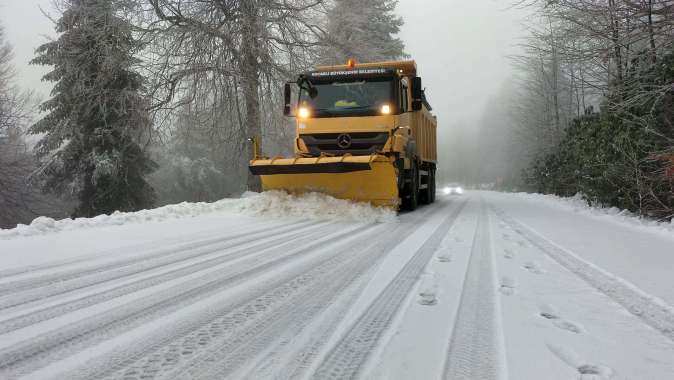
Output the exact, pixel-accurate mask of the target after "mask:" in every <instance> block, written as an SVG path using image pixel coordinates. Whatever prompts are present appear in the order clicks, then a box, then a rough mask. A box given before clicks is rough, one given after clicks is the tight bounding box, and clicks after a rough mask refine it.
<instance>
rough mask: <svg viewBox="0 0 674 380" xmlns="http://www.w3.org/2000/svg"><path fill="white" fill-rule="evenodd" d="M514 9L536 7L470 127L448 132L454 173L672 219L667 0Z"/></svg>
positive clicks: (574, 1) (673, 142) (562, 1)
mask: <svg viewBox="0 0 674 380" xmlns="http://www.w3.org/2000/svg"><path fill="white" fill-rule="evenodd" d="M512 6H513V7H520V8H525V9H527V10H528V11H530V12H531V17H529V18H528V20H527V21H526V23H525V25H524V26H525V28H526V29H525V30H526V34H525V38H524V39H523V41H520V42H519V43H518V47H519V49H518V51H517V53H513V54H512V56H511V57H510V60H511V62H512V64H513V65H514V67H515V69H516V71H515V72H516V75H514V76H513V78H510V79H509V80H508V81H506V83H505V84H504V86H503V87H502V89H501V91H500V93H499V94H496V95H493V96H492V98H491V100H490V101H489V103H488V105H487V107H486V108H485V111H484V113H483V117H482V119H481V120H480V121H479V122H478V123H477V124H478V128H477V129H476V130H475V131H473V132H469V133H466V132H463V133H462V134H460V135H458V136H457V135H454V136H450V140H451V141H446V144H447V146H448V147H449V149H446V152H445V154H446V157H447V161H448V162H454V163H455V164H454V166H453V167H450V170H451V171H450V176H453V177H458V178H461V179H463V180H464V181H465V182H468V183H487V184H489V185H490V186H492V185H493V186H495V187H496V188H497V189H500V190H508V191H528V192H538V193H545V194H556V195H559V196H564V197H568V196H574V195H577V194H579V195H581V196H582V197H583V198H584V199H585V200H586V201H588V203H590V204H591V205H596V206H602V207H617V208H619V209H622V210H629V211H632V212H634V213H636V214H638V215H642V216H646V217H650V218H654V219H658V220H671V218H672V216H674V46H673V43H674V1H671V0H638V1H637V0H556V1H551V0H540V1H533V0H532V1H519V2H516V3H513V5H512ZM466 162H468V163H467V164H465V163H466Z"/></svg>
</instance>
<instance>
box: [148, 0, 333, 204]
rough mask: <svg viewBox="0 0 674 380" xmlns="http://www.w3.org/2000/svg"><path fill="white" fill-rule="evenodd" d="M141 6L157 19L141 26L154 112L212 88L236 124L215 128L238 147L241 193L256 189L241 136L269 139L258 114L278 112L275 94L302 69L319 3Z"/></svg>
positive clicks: (313, 41) (238, 0)
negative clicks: (149, 41)
mask: <svg viewBox="0 0 674 380" xmlns="http://www.w3.org/2000/svg"><path fill="white" fill-rule="evenodd" d="M148 2H149V4H151V6H152V9H153V11H154V18H155V19H156V20H155V22H152V23H151V24H150V25H147V26H146V29H147V30H148V35H149V36H153V38H154V41H153V46H152V47H153V48H154V49H155V51H154V52H153V55H154V56H155V57H158V58H159V59H157V61H158V64H156V65H153V67H149V68H148V70H149V71H150V72H154V75H152V76H153V77H156V78H158V80H157V82H158V86H157V89H156V90H155V91H153V93H154V94H155V96H154V97H155V98H157V96H158V94H163V95H165V96H160V97H159V98H160V101H158V102H156V103H157V107H162V108H163V107H175V106H182V105H185V104H191V103H194V102H195V101H196V100H198V99H199V98H203V97H205V96H208V95H209V94H208V93H204V92H202V91H203V90H204V89H207V87H206V86H205V85H207V84H208V83H216V84H217V87H216V88H215V91H212V90H210V89H209V90H207V91H211V94H210V95H211V96H212V98H213V99H217V98H218V97H221V98H222V99H223V100H226V102H224V103H234V104H235V107H234V109H233V111H234V112H232V115H233V116H235V117H234V119H238V120H235V121H236V123H227V124H226V123H220V124H219V127H220V128H223V129H229V130H230V131H229V132H231V135H232V139H231V141H232V142H234V143H235V145H236V146H237V147H238V152H236V153H237V161H238V164H239V165H240V167H241V168H242V169H245V172H246V173H247V174H244V175H246V188H247V189H248V190H252V191H259V190H260V189H261V184H260V180H259V177H258V176H254V175H252V174H251V173H250V172H248V169H247V168H248V161H249V160H250V159H251V158H252V156H253V151H252V150H253V149H252V144H250V143H249V142H248V141H247V138H249V137H261V136H264V137H268V136H269V135H270V133H269V132H270V129H271V128H270V126H269V124H268V123H267V121H268V119H269V117H268V115H265V114H264V111H265V109H270V110H272V109H273V111H272V112H274V113H276V114H277V115H278V114H280V113H279V112H278V110H279V108H280V107H279V106H277V105H276V104H278V100H279V99H278V98H277V97H278V94H279V92H280V91H278V89H279V88H280V87H281V86H282V83H283V82H285V81H286V80H288V79H289V78H291V77H292V75H294V73H297V72H301V71H302V70H303V69H306V66H307V65H304V64H303V63H304V62H305V60H306V59H307V57H308V56H310V55H311V54H312V53H313V51H314V50H315V46H316V45H317V44H318V40H319V36H321V35H322V34H321V30H320V29H321V28H320V27H319V25H317V20H321V18H320V17H319V16H320V13H319V12H320V11H321V10H322V7H321V5H322V3H323V0H264V1H262V0H232V1H222V0H203V1H185V0H149V1H148ZM312 61H313V60H312ZM312 63H313V62H312ZM199 92H201V93H199ZM225 97H226V98H225ZM275 97H276V98H275ZM213 104H218V103H216V102H214V103H213ZM218 105H220V104H218ZM213 111H214V112H218V110H217V109H216V108H214V109H213ZM279 119H280V117H279V118H277V120H279ZM276 124H282V121H281V122H278V121H277V122H276ZM263 125H264V126H265V128H264V129H263V127H262V126H263ZM286 129H287V128H286ZM228 153H229V152H228Z"/></svg>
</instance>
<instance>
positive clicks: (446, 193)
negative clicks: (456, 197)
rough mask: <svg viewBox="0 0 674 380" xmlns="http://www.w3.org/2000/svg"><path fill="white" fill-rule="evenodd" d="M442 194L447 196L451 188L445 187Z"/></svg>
mask: <svg viewBox="0 0 674 380" xmlns="http://www.w3.org/2000/svg"><path fill="white" fill-rule="evenodd" d="M442 193H443V194H445V195H449V194H451V193H452V188H451V187H449V186H445V188H444V189H442Z"/></svg>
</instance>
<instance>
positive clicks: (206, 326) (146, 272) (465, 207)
mask: <svg viewBox="0 0 674 380" xmlns="http://www.w3.org/2000/svg"><path fill="white" fill-rule="evenodd" d="M382 222H383V223H382ZM389 222H393V223H389ZM20 231H21V232H20ZM2 233H4V234H5V235H4V239H0V379H73V380H77V379H94V378H95V379H129V380H130V379H144V378H162V379H202V378H203V379H230V378H232V379H243V378H246V379H272V378H273V379H315V378H320V379H342V378H354V379H375V380H376V379H386V380H389V379H390V380H396V379H401V380H402V379H452V380H456V379H466V380H468V379H470V380H472V379H487V378H488V379H496V380H499V379H518V380H520V379H522V380H529V379H532V380H538V379H546V380H548V379H549V380H568V379H583V380H590V379H592V380H634V379H654V380H660V379H663V380H665V379H666V380H669V379H671V378H673V377H672V374H674V308H672V305H674V279H673V277H672V273H674V250H673V249H672V247H674V232H672V230H671V229H670V226H669V225H667V224H663V223H659V224H658V223H652V222H648V221H646V220H639V219H637V218H634V217H632V216H627V215H626V214H625V213H619V212H614V211H610V210H600V209H592V208H589V207H587V206H585V205H583V204H582V203H581V201H580V200H579V199H578V198H575V199H571V200H563V199H558V198H554V197H548V196H540V195H535V194H506V193H496V192H467V193H466V194H464V195H463V196H439V197H438V200H437V203H435V204H433V205H430V206H423V207H420V208H419V209H418V210H417V211H415V212H404V213H400V214H399V215H395V214H393V213H392V212H391V211H389V210H382V209H375V208H372V207H370V206H367V205H362V204H354V203H351V202H346V201H339V200H335V199H332V198H329V197H325V196H323V195H319V194H308V195H305V196H301V197H297V196H291V195H287V194H283V193H263V194H256V193H246V194H244V195H243V196H242V198H240V199H226V200H222V201H219V202H214V203H195V204H181V205H174V206H167V207H163V208H158V209H156V210H146V211H141V212H138V213H127V214H123V213H116V214H113V215H111V216H104V217H98V218H91V219H80V220H75V221H68V220H66V221H50V220H47V219H38V220H36V221H35V222H34V223H32V224H31V225H30V226H23V227H21V228H19V229H15V230H8V231H2Z"/></svg>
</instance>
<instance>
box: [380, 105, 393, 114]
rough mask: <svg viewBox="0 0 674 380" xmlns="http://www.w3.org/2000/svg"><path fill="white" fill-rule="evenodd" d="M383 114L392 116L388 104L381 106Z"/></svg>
mask: <svg viewBox="0 0 674 380" xmlns="http://www.w3.org/2000/svg"><path fill="white" fill-rule="evenodd" d="M381 114H382V115H390V114H391V106H389V105H388V104H384V105H383V106H381Z"/></svg>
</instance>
